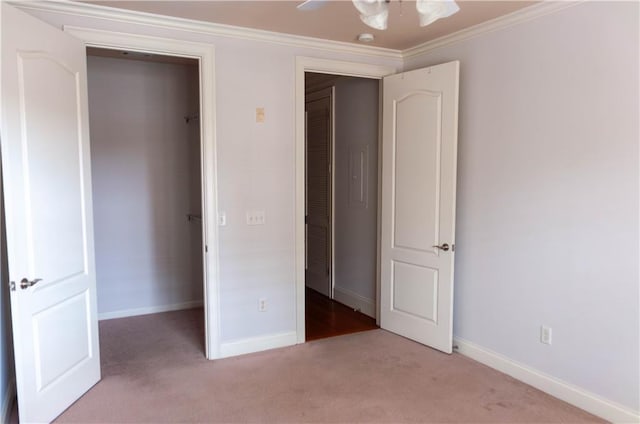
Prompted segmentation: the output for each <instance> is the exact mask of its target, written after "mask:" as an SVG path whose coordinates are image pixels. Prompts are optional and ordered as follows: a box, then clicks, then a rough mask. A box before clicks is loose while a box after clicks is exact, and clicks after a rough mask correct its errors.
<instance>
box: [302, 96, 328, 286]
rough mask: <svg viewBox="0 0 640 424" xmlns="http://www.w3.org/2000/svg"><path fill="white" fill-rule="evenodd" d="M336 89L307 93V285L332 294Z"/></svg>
mask: <svg viewBox="0 0 640 424" xmlns="http://www.w3.org/2000/svg"><path fill="white" fill-rule="evenodd" d="M332 106H333V89H332V88H328V89H325V90H322V91H318V92H315V93H310V94H307V96H306V102H305V113H306V116H307V118H306V150H305V152H306V168H305V169H306V187H307V192H306V211H307V215H306V224H307V225H306V227H307V228H306V234H307V247H306V252H307V268H306V275H305V283H306V286H307V287H309V288H312V289H313V290H315V291H317V292H319V293H322V294H323V295H325V296H327V297H331V138H332V135H333V130H332V127H333V123H332V118H333V116H332V115H333V112H332Z"/></svg>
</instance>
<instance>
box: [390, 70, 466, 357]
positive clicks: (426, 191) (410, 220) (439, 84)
mask: <svg viewBox="0 0 640 424" xmlns="http://www.w3.org/2000/svg"><path fill="white" fill-rule="evenodd" d="M458 73H459V65H458V62H450V63H446V64H443V65H438V66H433V67H431V68H427V69H419V70H415V71H410V72H406V73H404V74H399V75H393V76H390V77H387V78H385V79H384V84H383V90H384V96H383V146H382V149H383V150H382V151H383V154H382V158H383V159H382V161H383V162H382V214H381V224H382V228H381V296H380V308H381V311H380V324H381V327H382V328H385V329H387V330H389V331H392V332H395V333H398V334H401V335H403V336H405V337H408V338H411V339H413V340H416V341H418V342H420V343H423V344H426V345H429V346H432V347H434V348H436V349H439V350H442V351H444V352H447V353H451V349H452V339H453V335H452V312H453V263H454V252H453V248H452V247H450V248H449V249H448V250H446V251H445V250H444V249H439V248H438V247H436V246H441V245H443V244H445V243H446V244H447V245H448V246H453V245H454V242H455V193H456V191H455V188H456V147H457V119H458Z"/></svg>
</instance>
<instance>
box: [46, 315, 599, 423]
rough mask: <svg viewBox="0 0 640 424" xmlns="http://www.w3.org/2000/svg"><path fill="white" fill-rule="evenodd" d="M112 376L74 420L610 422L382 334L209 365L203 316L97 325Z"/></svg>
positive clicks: (67, 417)
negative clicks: (205, 351)
mask: <svg viewBox="0 0 640 424" xmlns="http://www.w3.org/2000/svg"><path fill="white" fill-rule="evenodd" d="M100 341H101V349H102V358H103V379H102V381H101V382H100V383H98V384H97V385H96V386H95V387H94V388H93V389H92V390H90V391H89V392H88V393H87V394H86V395H85V396H83V397H82V398H81V399H80V400H79V401H78V402H76V403H75V404H74V405H73V406H71V408H69V409H68V410H67V411H66V412H65V413H64V414H63V415H62V416H61V417H60V418H59V419H58V422H60V423H67V422H69V423H70V422H82V423H89V422H96V423H115V422H145V423H159V422H286V423H300V422H345V423H347V422H349V423H350V422H389V423H399V422H474V423H481V422H482V423H489V422H491V423H499V422H501V423H516V422H520V423H524V422H526V423H534V422H565V423H577V422H601V420H598V419H597V418H595V417H593V416H591V415H589V414H587V413H585V412H583V411H581V410H579V409H577V408H574V407H573V406H570V405H568V404H566V403H564V402H562V401H559V400H557V399H555V398H552V397H550V396H548V395H546V394H544V393H542V392H540V391H538V390H536V389H534V388H532V387H530V386H527V385H525V384H523V383H520V382H518V381H516V380H514V379H512V378H510V377H508V376H506V375H504V374H501V373H499V372H497V371H494V370H492V369H490V368H488V367H485V366H483V365H481V364H479V363H477V362H474V361H472V360H469V359H467V358H465V357H463V356H461V355H458V354H454V355H445V354H442V353H439V352H436V351H434V350H432V349H429V348H426V347H424V346H422V345H419V344H417V343H414V342H411V341H409V340H406V339H404V338H402V337H398V336H396V335H394V334H391V333H388V332H386V331H383V330H373V331H368V332H363V333H356V334H351V335H346V336H340V337H335V338H332V339H324V340H319V341H315V342H310V343H306V344H304V345H298V346H294V347H288V348H283V349H277V350H272V351H267V352H262V353H257V354H251V355H245V356H242V357H236V358H230V359H223V360H218V361H207V360H205V359H204V357H203V353H202V352H203V348H202V312H201V311H200V310H191V311H182V312H170V313H165V314H157V315H148V316H143V317H135V318H125V319H119V320H110V321H104V322H101V323H100Z"/></svg>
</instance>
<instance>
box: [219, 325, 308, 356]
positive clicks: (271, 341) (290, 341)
mask: <svg viewBox="0 0 640 424" xmlns="http://www.w3.org/2000/svg"><path fill="white" fill-rule="evenodd" d="M294 344H296V333H295V331H290V332H288V333H280V334H273V335H269V336H260V337H251V338H248V339H242V340H236V341H232V342H224V343H222V344H221V345H220V357H221V358H228V357H230V356H238V355H244V354H247V353H254V352H261V351H263V350H269V349H277V348H279V347H286V346H292V345H294Z"/></svg>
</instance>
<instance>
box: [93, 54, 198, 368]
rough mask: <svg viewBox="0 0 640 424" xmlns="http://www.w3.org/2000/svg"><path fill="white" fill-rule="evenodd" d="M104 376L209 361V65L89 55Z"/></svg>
mask: <svg viewBox="0 0 640 424" xmlns="http://www.w3.org/2000/svg"><path fill="white" fill-rule="evenodd" d="M87 72H88V94H89V114H90V136H91V137H90V138H91V168H92V192H93V204H94V208H93V210H94V232H95V255H96V274H97V300H98V316H99V319H100V345H101V363H102V369H103V374H105V376H107V375H110V374H111V373H113V372H121V371H122V370H123V369H130V368H132V367H135V368H139V367H140V366H141V363H151V362H154V360H158V359H162V360H169V359H170V360H175V361H179V360H180V359H181V358H184V355H190V356H191V355H199V356H204V355H205V329H204V328H205V325H204V322H205V317H204V310H203V298H204V276H205V267H204V258H205V250H206V246H205V245H204V242H203V240H204V236H203V235H204V232H203V221H202V216H203V199H202V197H203V196H202V192H203V191H202V142H201V127H200V119H199V118H200V117H199V115H200V104H201V102H200V82H199V81H200V70H199V61H198V60H196V59H191V58H184V57H175V56H163V55H156V54H151V53H143V52H137V51H128V50H110V49H103V48H94V47H88V48H87Z"/></svg>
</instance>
